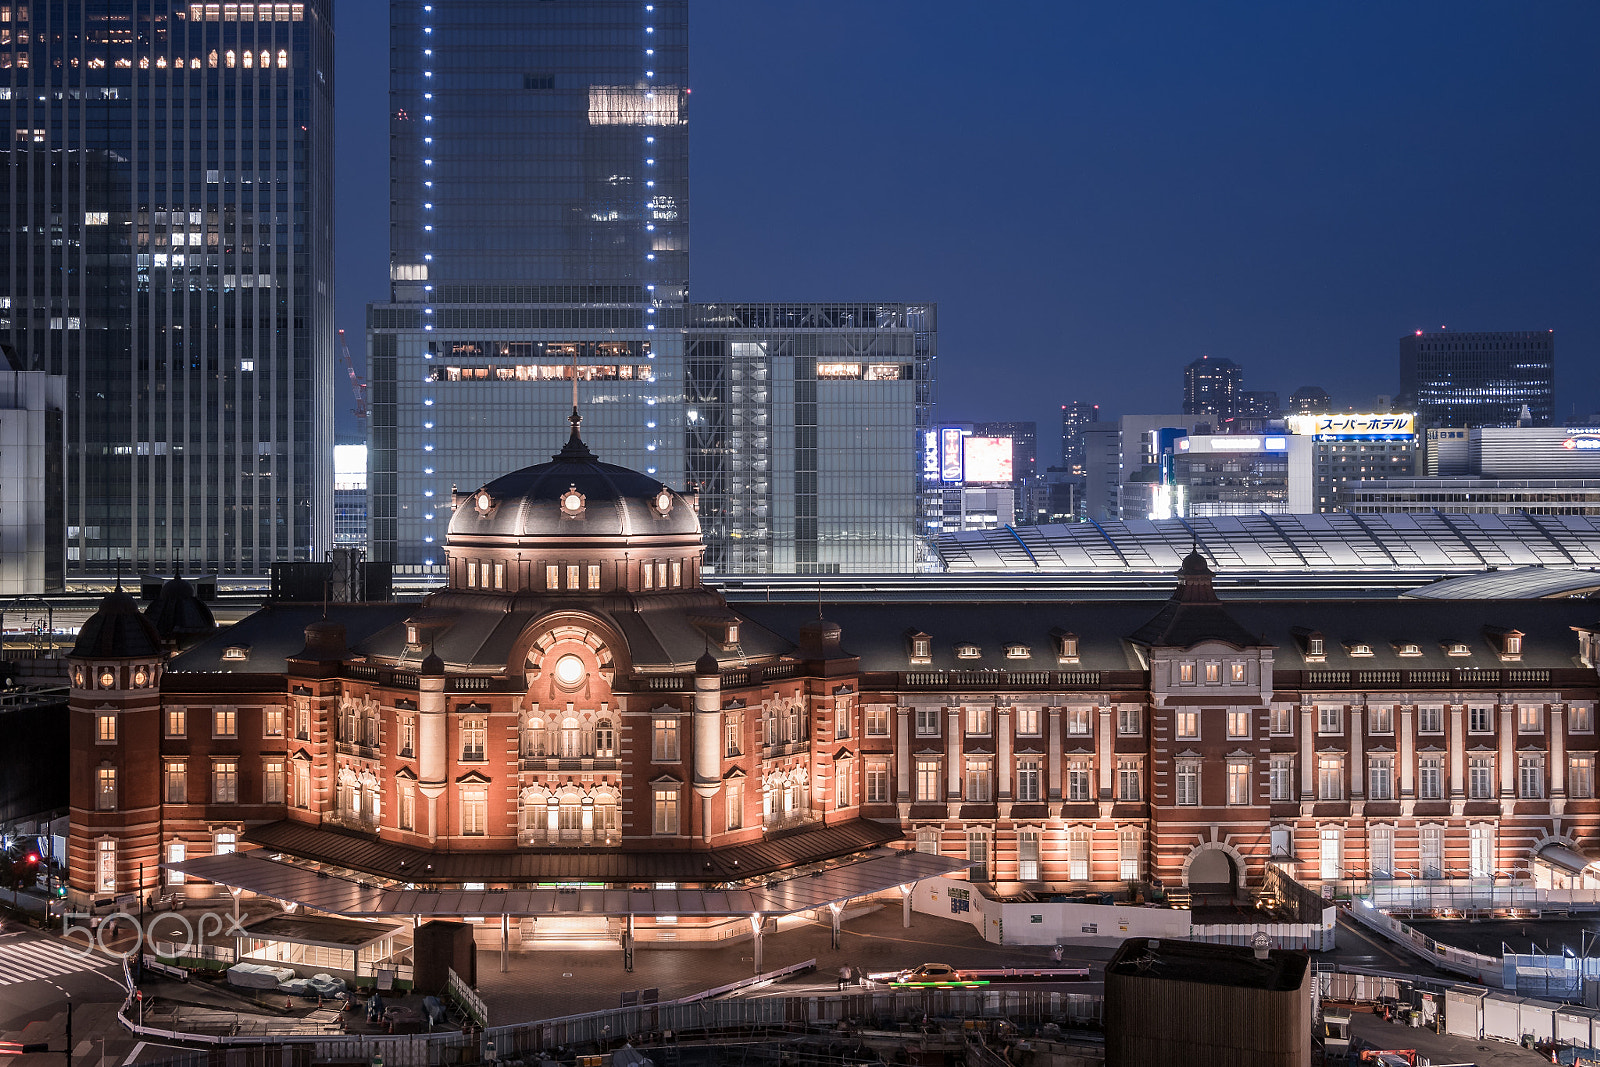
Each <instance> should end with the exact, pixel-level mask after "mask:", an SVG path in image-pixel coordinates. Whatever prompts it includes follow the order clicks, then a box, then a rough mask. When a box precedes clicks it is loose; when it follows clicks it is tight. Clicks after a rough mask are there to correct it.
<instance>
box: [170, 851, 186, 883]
mask: <svg viewBox="0 0 1600 1067" xmlns="http://www.w3.org/2000/svg"><path fill="white" fill-rule="evenodd" d="M188 854H189V850H188V846H187V845H185V844H184V843H183V842H182V841H169V842H168V843H167V862H168V863H182V862H183V861H184V859H186V858H187V857H188ZM167 884H168V885H182V884H183V872H182V871H172V870H169V871H167Z"/></svg>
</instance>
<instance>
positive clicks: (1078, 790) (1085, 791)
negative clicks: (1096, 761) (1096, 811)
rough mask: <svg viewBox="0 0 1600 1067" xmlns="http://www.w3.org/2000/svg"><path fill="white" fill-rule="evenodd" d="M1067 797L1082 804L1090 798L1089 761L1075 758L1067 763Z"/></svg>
mask: <svg viewBox="0 0 1600 1067" xmlns="http://www.w3.org/2000/svg"><path fill="white" fill-rule="evenodd" d="M1067 799H1068V800H1069V801H1072V802H1073V803H1077V804H1081V803H1084V802H1085V801H1087V800H1088V799H1089V761H1088V760H1081V759H1075V760H1071V761H1069V762H1068V763H1067Z"/></svg>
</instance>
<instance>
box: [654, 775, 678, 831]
mask: <svg viewBox="0 0 1600 1067" xmlns="http://www.w3.org/2000/svg"><path fill="white" fill-rule="evenodd" d="M654 810H655V819H654V823H653V826H654V829H655V832H656V833H658V834H676V833H677V832H678V787H677V786H675V785H658V786H656V787H655V805H654Z"/></svg>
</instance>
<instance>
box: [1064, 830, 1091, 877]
mask: <svg viewBox="0 0 1600 1067" xmlns="http://www.w3.org/2000/svg"><path fill="white" fill-rule="evenodd" d="M1067 877H1068V878H1070V879H1072V880H1073V881H1074V882H1086V881H1088V880H1089V831H1088V830H1084V829H1081V828H1074V829H1072V830H1069V831H1067Z"/></svg>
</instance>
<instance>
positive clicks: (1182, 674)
mask: <svg viewBox="0 0 1600 1067" xmlns="http://www.w3.org/2000/svg"><path fill="white" fill-rule="evenodd" d="M1178 681H1180V682H1186V683H1193V682H1194V664H1193V663H1180V664H1178Z"/></svg>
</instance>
